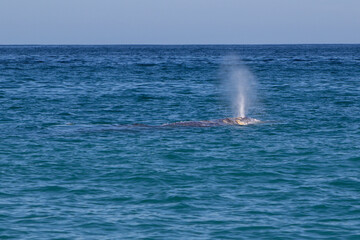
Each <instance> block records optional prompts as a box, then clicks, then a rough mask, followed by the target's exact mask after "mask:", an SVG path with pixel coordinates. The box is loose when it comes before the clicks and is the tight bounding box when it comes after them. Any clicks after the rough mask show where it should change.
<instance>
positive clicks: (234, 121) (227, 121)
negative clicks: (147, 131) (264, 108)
mask: <svg viewBox="0 0 360 240" xmlns="http://www.w3.org/2000/svg"><path fill="white" fill-rule="evenodd" d="M260 122H261V121H260V120H258V119H256V118H250V117H234V118H223V119H215V120H205V121H183V122H174V123H165V124H163V125H161V126H162V127H171V126H184V127H216V126H226V125H241V126H246V125H251V124H256V123H260Z"/></svg>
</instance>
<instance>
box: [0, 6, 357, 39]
mask: <svg viewBox="0 0 360 240" xmlns="http://www.w3.org/2000/svg"><path fill="white" fill-rule="evenodd" d="M282 43H290V44H291V43H360V0H0V44H282Z"/></svg>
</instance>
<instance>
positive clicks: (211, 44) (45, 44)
mask: <svg viewBox="0 0 360 240" xmlns="http://www.w3.org/2000/svg"><path fill="white" fill-rule="evenodd" d="M216 45H218V46H225V45H229V46H231V45H232V46H234V45H238V46H241V45H242V46H245V45H360V43H94V44H91V43H9V44H8V43H4V44H3V43H0V46H216Z"/></svg>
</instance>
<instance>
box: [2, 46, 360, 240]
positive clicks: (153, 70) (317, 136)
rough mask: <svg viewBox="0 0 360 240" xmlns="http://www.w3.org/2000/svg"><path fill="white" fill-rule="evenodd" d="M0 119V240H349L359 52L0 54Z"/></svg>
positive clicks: (354, 235) (356, 171)
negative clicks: (238, 122) (239, 121)
mask: <svg viewBox="0 0 360 240" xmlns="http://www.w3.org/2000/svg"><path fill="white" fill-rule="evenodd" d="M229 56H236V58H237V60H236V64H235V65H232V67H231V68H228V67H227V66H228V65H229V64H228V60H227V59H228V58H229ZM234 68H235V71H237V70H239V69H245V71H246V74H243V75H241V74H240V75H239V76H238V77H239V78H244V79H245V80H246V81H251V84H250V85H251V92H248V91H247V92H246V93H247V96H246V97H247V98H246V99H247V100H248V102H249V103H251V104H248V105H247V108H246V116H248V117H252V118H256V119H259V120H260V121H261V123H259V124H253V125H247V126H233V125H229V126H213V127H198V126H173V127H163V126H161V125H163V124H168V123H173V122H180V121H201V120H211V119H221V118H227V117H234V111H233V105H234V101H236V98H233V97H232V98H229V94H230V93H229V88H228V87H224V82H226V81H227V78H228V77H227V76H228V74H226V72H229V71H233V70H231V69H234ZM229 69H230V70H229ZM236 84H240V85H239V86H238V85H236ZM243 84H244V82H243V81H242V80H241V81H238V82H236V81H235V84H234V83H232V85H231V86H230V90H231V88H233V89H236V88H237V87H240V88H241V87H242V86H243ZM225 85H226V84H225ZM242 89H245V90H246V89H247V88H242ZM230 95H231V94H230ZM234 99H235V100H234ZM235 105H236V104H235ZM0 113H1V115H0V238H1V239H360V45H174V46H171V45H166V46H162V45H154V46H152V45H106V46H86V45H85V46H81V45H80V46H70V45H69V46H56V45H51V46H42V45H34V46H30V45H29V46H20V45H19V46H5V45H3V46H0Z"/></svg>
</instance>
